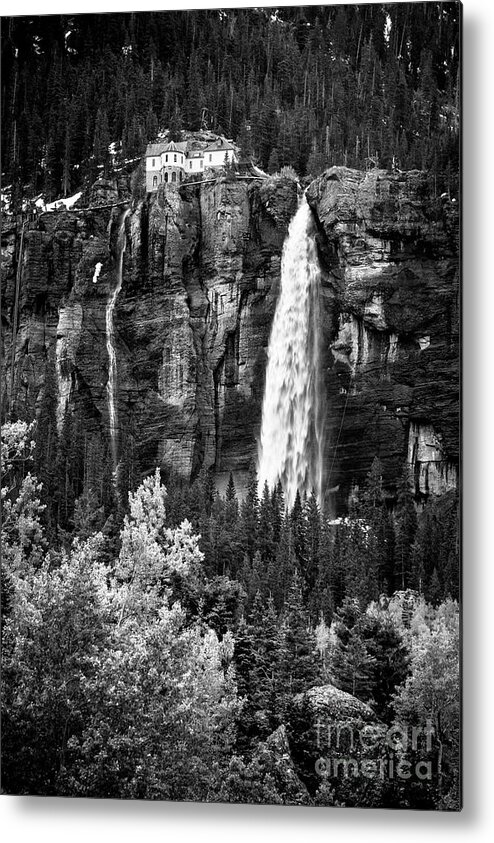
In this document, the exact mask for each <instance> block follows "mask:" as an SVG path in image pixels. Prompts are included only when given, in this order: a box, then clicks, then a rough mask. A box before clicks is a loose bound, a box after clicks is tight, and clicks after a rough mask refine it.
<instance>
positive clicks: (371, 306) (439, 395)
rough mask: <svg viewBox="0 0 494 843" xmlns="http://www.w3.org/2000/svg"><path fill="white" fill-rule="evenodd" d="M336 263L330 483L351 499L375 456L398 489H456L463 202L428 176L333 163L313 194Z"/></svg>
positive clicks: (329, 303) (330, 276) (329, 374)
mask: <svg viewBox="0 0 494 843" xmlns="http://www.w3.org/2000/svg"><path fill="white" fill-rule="evenodd" d="M307 197H308V201H309V204H310V205H311V207H312V210H313V212H314V214H315V216H316V220H317V223H318V227H319V235H318V244H319V252H320V259H321V264H322V266H323V268H324V279H323V296H324V304H325V309H324V312H325V325H324V330H325V338H326V339H325V349H326V383H327V387H326V388H327V395H328V407H329V412H328V419H327V426H328V430H329V436H328V446H327V458H326V465H327V466H328V477H327V485H328V486H329V487H330V488H335V487H336V488H337V489H338V493H337V494H338V497H339V499H340V501H341V500H342V493H343V497H346V496H347V495H348V492H349V490H350V489H351V487H352V484H356V485H358V484H360V483H361V482H362V480H363V479H364V478H365V474H366V473H367V472H368V471H369V468H370V464H371V461H372V459H373V457H374V456H378V457H379V458H380V460H381V462H382V464H383V466H384V480H385V486H386V488H387V490H388V492H389V494H390V495H392V494H393V492H394V488H395V484H396V479H397V477H398V476H399V474H400V471H402V467H403V464H404V463H405V462H406V461H407V462H408V463H409V466H410V469H411V471H412V472H413V476H414V482H415V491H416V495H417V498H418V499H421V498H422V499H423V498H424V497H427V496H428V495H430V494H441V493H443V492H446V491H448V490H449V489H452V488H455V487H456V484H457V467H458V459H459V443H458V429H459V424H458V395H459V316H458V295H459V261H458V231H459V229H458V206H457V204H456V202H454V201H450V200H449V199H448V197H446V196H442V197H436V196H435V195H434V185H433V184H431V182H430V181H429V180H428V179H427V177H426V175H425V174H423V173H420V172H409V173H400V172H393V173H389V172H384V171H379V170H373V171H371V172H368V173H363V172H359V171H356V170H349V169H346V168H342V167H339V168H336V167H334V168H332V169H330V170H328V171H326V173H324V174H323V175H322V176H320V177H319V178H318V179H316V180H315V181H313V182H312V183H311V185H310V186H309V188H308V191H307Z"/></svg>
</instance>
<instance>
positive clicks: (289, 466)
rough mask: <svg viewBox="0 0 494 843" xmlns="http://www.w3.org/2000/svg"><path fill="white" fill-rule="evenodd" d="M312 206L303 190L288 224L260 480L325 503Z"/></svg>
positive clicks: (289, 496)
mask: <svg viewBox="0 0 494 843" xmlns="http://www.w3.org/2000/svg"><path fill="white" fill-rule="evenodd" d="M312 229H313V219H312V213H311V210H310V208H309V206H308V204H307V201H306V199H305V197H304V199H303V201H302V203H301V205H300V206H299V209H298V211H297V213H296V214H295V216H294V218H293V219H292V221H291V223H290V227H289V229H288V236H287V239H286V240H285V244H284V246H283V255H282V259H281V290H280V295H279V299H278V303H277V306H276V312H275V315H274V320H273V327H272V330H271V336H270V340H269V348H268V363H267V369H266V384H265V389H264V401H263V407H262V423H261V436H260V442H259V454H258V475H259V486H260V489H262V488H263V486H264V483H265V482H267V484H268V486H269V488H270V489H272V488H273V487H274V486H275V485H276V484H277V483H278V481H281V485H282V487H283V490H284V493H285V500H286V503H287V505H288V506H289V507H291V506H293V503H294V501H295V496H296V494H297V491H299V492H300V494H301V495H303V494H304V493H307V494H308V495H309V494H310V493H311V492H312V491H314V492H315V493H316V495H317V499H318V501H319V504H320V505H321V504H322V484H323V469H322V466H323V447H324V387H323V382H322V374H321V361H320V344H321V336H320V327H321V317H320V302H319V297H320V281H319V279H320V270H319V263H318V259H317V251H316V244H315V239H314V236H313V230H312Z"/></svg>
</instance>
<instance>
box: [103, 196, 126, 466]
mask: <svg viewBox="0 0 494 843" xmlns="http://www.w3.org/2000/svg"><path fill="white" fill-rule="evenodd" d="M129 213H130V209H129V208H127V210H126V211H124V212H123V214H122V217H121V219H120V228H119V231H118V238H117V283H116V285H115V289H114V291H113V293H112V295H111V296H110V298H109V299H108V302H107V304H106V350H107V352H108V382H107V384H106V391H107V395H108V415H109V418H110V439H111V449H112V457H113V468H114V470H115V471H116V468H117V460H118V443H117V408H116V405H115V388H116V385H117V355H116V353H115V334H114V330H113V311H114V309H115V304H116V301H117V297H118V294H119V292H120V289H121V287H122V274H123V257H124V252H125V248H126V245H127V235H126V231H125V220H126V219H127V216H128V215H129Z"/></svg>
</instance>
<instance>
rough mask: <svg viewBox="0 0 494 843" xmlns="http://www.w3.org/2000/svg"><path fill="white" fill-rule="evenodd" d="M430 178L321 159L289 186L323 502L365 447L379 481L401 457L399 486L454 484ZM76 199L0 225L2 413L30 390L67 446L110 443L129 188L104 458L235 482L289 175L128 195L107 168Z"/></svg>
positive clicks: (257, 413) (444, 259)
mask: <svg viewBox="0 0 494 843" xmlns="http://www.w3.org/2000/svg"><path fill="white" fill-rule="evenodd" d="M430 187H431V186H430V185H429V183H428V182H427V179H426V178H425V176H423V175H422V174H420V173H403V174H401V173H386V172H381V171H373V172H371V173H361V172H357V171H352V170H347V169H344V168H333V169H331V170H328V171H327V172H326V173H325V174H324V175H322V176H321V177H320V178H318V179H316V180H315V181H314V182H312V184H311V185H310V186H309V188H308V191H307V196H308V200H309V204H310V205H311V208H312V210H313V213H314V215H315V218H316V222H317V226H318V235H317V240H318V247H319V254H320V261H321V267H322V270H323V281H322V293H323V302H324V308H323V322H324V325H323V335H324V370H325V381H326V391H327V402H326V403H327V425H326V427H327V431H328V436H327V442H326V450H325V483H326V488H328V489H334V490H336V491H335V492H334V495H333V497H334V499H335V500H336V502H337V507H338V508H339V509H342V508H343V507H344V505H345V502H346V500H347V498H348V495H349V493H350V492H351V490H352V487H353V486H355V485H358V484H359V483H361V482H362V479H363V478H364V477H365V474H366V472H367V471H368V470H369V468H370V465H371V462H372V459H373V458H374V456H376V455H377V456H379V457H380V459H381V460H382V462H383V465H384V469H385V482H386V485H387V488H388V490H389V493H390V494H393V490H394V488H395V484H396V480H397V478H398V477H399V475H400V474H401V471H402V468H403V464H404V462H405V461H407V460H408V461H409V463H410V465H411V466H412V467H413V470H414V475H415V484H416V492H417V495H418V497H421V496H426V495H428V494H431V493H441V492H443V491H446V490H448V489H449V488H451V487H453V486H454V485H455V484H456V480H457V477H456V474H457V464H458V333H459V328H458V301H457V298H458V214H457V208H456V205H455V203H452V202H450V201H449V200H448V199H447V198H446V197H442V198H435V197H434V196H433V191H431V189H430ZM117 202H118V203H120V204H115V203H117ZM124 203H127V204H124ZM79 204H80V205H81V206H82V208H81V209H79V210H77V209H74V210H73V211H70V212H69V211H59V212H55V213H45V214H42V215H41V216H39V217H38V218H37V219H35V220H32V221H26V222H25V223H24V233H23V235H22V234H21V229H20V227H19V226H17V227H12V228H10V229H9V228H8V226H4V230H3V233H2V269H3V284H2V338H3V361H4V366H3V389H2V394H3V412H4V414H5V413H6V412H8V411H11V412H12V415H13V416H15V417H24V418H32V417H33V416H34V415H36V414H39V413H43V412H47V407H48V406H49V407H50V412H51V413H52V414H53V417H54V419H56V427H57V429H58V434H59V436H62V433H63V429H64V424H65V422H66V420H67V418H68V417H70V418H71V419H75V420H76V421H77V429H78V430H79V431H84V437H85V452H86V454H88V453H89V452H90V451H91V449H92V450H93V451H94V452H95V453H96V452H97V453H99V454H101V453H102V452H106V453H107V454H108V453H109V451H108V402H107V393H106V384H107V380H108V353H107V348H106V332H105V308H106V303H107V301H108V299H109V297H110V296H111V295H112V293H113V291H114V289H115V284H116V267H117V263H118V255H117V254H116V251H117V233H118V229H119V224H120V221H121V219H122V213H123V209H124V208H125V207H130V208H131V212H130V214H129V215H128V216H127V218H126V221H125V225H126V237H127V248H126V251H125V253H124V255H123V283H122V288H121V291H120V293H119V295H118V298H117V301H116V306H115V310H114V328H115V340H116V349H115V350H116V355H117V367H118V372H117V384H118V386H117V404H118V420H119V454H120V459H121V461H126V462H127V463H129V462H131V463H132V466H131V469H132V470H133V471H135V472H137V473H143V472H147V471H150V470H151V469H152V468H153V467H154V466H155V465H156V464H160V465H163V466H164V467H165V466H166V467H168V468H172V469H174V470H175V471H176V472H178V473H179V474H181V475H183V476H185V477H187V478H193V477H195V476H196V475H197V473H198V472H199V471H200V470H201V469H202V468H210V467H212V468H213V469H214V472H215V475H216V478H217V483H218V486H219V487H220V488H223V487H224V483H225V481H226V479H227V477H228V474H229V472H230V471H233V473H234V475H235V478H236V481H237V487H238V488H241V487H242V485H243V481H244V478H245V475H246V472H247V470H248V466H249V463H250V461H251V460H252V458H255V456H256V452H257V443H256V438H257V436H258V433H259V427H260V422H261V405H262V396H263V386H264V373H265V366H266V352H267V345H268V340H269V333H270V327H271V322H272V318H273V314H274V309H275V305H276V299H277V294H278V290H279V280H280V259H281V251H282V246H283V241H284V239H285V236H286V232H287V228H288V223H289V221H290V219H291V217H292V216H293V214H294V212H295V210H296V207H297V184H296V182H294V181H292V180H290V179H282V178H280V177H273V178H270V179H268V180H266V181H257V180H246V179H239V180H231V179H228V178H226V177H225V178H220V179H217V180H215V181H211V182H206V183H203V184H200V185H194V184H191V185H187V184H183V185H182V186H181V187H180V188H179V189H178V190H173V189H172V188H171V187H162V188H160V190H159V191H158V193H157V194H154V195H151V196H147V197H146V196H141V197H140V198H139V196H138V192H134V195H133V196H132V193H131V189H130V182H129V179H128V178H127V177H123V176H122V177H121V178H120V179H119V180H118V181H117V180H109V181H104V180H100V181H99V182H98V183H97V184H96V185H95V186H93V188H92V189H91V191H88V192H87V194H86V195H83V196H82V197H81V199H80V201H79ZM88 209H89V210H88ZM12 360H13V361H14V368H13V375H12V367H11V362H12ZM95 470H97V467H96V468H95ZM89 474H90V472H89ZM86 480H87V481H91V477H90V476H89V477H88V476H87V471H86Z"/></svg>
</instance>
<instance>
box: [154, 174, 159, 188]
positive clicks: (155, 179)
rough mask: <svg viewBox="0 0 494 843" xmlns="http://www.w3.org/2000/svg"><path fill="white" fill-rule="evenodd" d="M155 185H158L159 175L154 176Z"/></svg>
mask: <svg viewBox="0 0 494 843" xmlns="http://www.w3.org/2000/svg"><path fill="white" fill-rule="evenodd" d="M153 187H158V176H153Z"/></svg>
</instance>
